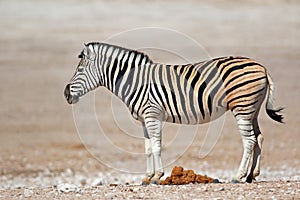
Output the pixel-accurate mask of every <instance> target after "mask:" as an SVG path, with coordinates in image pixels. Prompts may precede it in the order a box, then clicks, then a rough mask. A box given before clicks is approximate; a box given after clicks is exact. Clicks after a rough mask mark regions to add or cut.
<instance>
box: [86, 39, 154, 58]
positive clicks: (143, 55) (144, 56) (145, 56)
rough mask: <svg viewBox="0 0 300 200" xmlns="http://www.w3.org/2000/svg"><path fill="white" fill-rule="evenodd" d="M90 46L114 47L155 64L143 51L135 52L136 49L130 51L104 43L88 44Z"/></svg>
mask: <svg viewBox="0 0 300 200" xmlns="http://www.w3.org/2000/svg"><path fill="white" fill-rule="evenodd" d="M88 45H92V46H96V45H97V46H107V47H113V48H117V49H120V50H124V51H126V52H133V53H136V54H137V55H140V56H141V57H142V58H146V63H153V61H152V60H151V59H150V57H149V56H148V55H147V54H145V53H143V52H141V51H137V50H134V49H128V48H125V47H121V46H117V45H113V44H107V43H103V42H90V43H88V44H87V46H88Z"/></svg>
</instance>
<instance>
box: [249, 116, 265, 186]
mask: <svg viewBox="0 0 300 200" xmlns="http://www.w3.org/2000/svg"><path fill="white" fill-rule="evenodd" d="M253 128H254V132H255V136H256V140H257V142H256V144H255V146H254V152H253V161H252V166H251V170H250V173H249V175H248V176H247V179H246V182H248V183H251V182H252V180H255V177H256V176H258V175H259V173H260V157H261V150H262V145H263V141H264V137H263V135H262V134H261V132H260V130H259V126H258V122H257V118H255V119H254V120H253Z"/></svg>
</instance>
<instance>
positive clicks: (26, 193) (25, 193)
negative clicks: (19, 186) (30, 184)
mask: <svg viewBox="0 0 300 200" xmlns="http://www.w3.org/2000/svg"><path fill="white" fill-rule="evenodd" d="M33 194H34V192H33V191H32V190H30V189H27V188H25V189H24V197H25V198H29V197H31V196H32V195H33Z"/></svg>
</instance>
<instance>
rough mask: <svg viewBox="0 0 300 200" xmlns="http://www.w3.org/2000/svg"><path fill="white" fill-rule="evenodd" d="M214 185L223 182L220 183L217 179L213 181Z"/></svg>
mask: <svg viewBox="0 0 300 200" xmlns="http://www.w3.org/2000/svg"><path fill="white" fill-rule="evenodd" d="M213 183H221V182H220V181H219V179H217V178H216V179H214V180H213Z"/></svg>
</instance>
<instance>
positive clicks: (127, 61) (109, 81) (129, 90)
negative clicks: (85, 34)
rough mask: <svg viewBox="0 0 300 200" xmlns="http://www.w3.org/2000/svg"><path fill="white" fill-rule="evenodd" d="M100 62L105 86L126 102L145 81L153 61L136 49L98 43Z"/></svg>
mask: <svg viewBox="0 0 300 200" xmlns="http://www.w3.org/2000/svg"><path fill="white" fill-rule="evenodd" d="M98 63H99V64H100V65H99V67H100V68H101V69H100V70H99V73H100V77H101V79H102V82H103V84H102V85H103V86H105V87H106V88H107V89H109V90H110V91H111V92H112V93H114V94H115V95H117V96H118V97H119V98H120V99H121V100H123V101H124V102H125V103H126V104H127V102H128V99H130V96H132V95H133V94H134V93H135V92H137V90H138V88H139V87H140V86H141V84H143V83H144V81H145V80H141V79H145V78H147V77H146V74H144V75H142V74H141V73H145V71H146V70H148V69H147V68H148V67H147V65H148V66H149V65H151V64H152V63H153V62H152V61H151V60H150V58H149V57H148V56H147V55H146V54H144V53H142V52H138V51H136V50H131V49H126V48H122V47H118V46H114V45H108V44H104V43H98Z"/></svg>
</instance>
